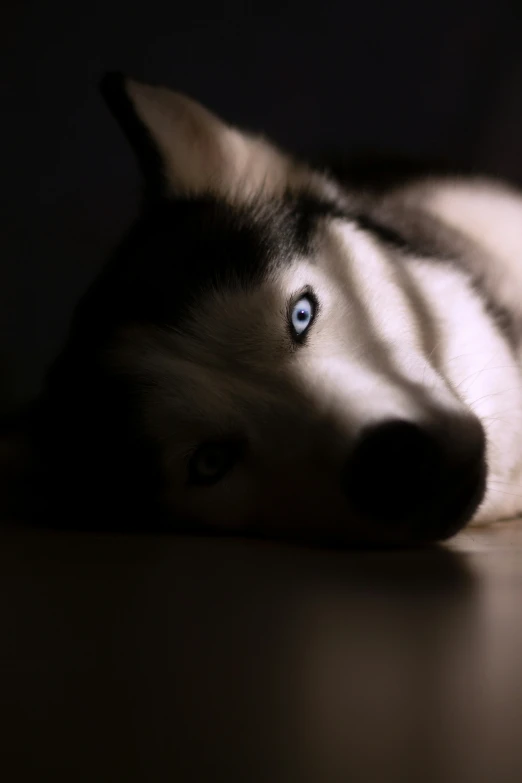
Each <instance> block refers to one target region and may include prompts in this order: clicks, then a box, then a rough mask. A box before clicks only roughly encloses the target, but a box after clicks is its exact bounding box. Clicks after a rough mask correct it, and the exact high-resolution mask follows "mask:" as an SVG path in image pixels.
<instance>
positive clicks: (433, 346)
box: [30, 74, 522, 545]
mask: <svg viewBox="0 0 522 783" xmlns="http://www.w3.org/2000/svg"><path fill="white" fill-rule="evenodd" d="M103 93H104V95H105V98H106V100H107V102H108V104H109V106H110V108H111V110H112V111H113V113H114V115H115V116H116V118H117V119H118V121H119V123H120V124H121V126H122V129H123V131H124V132H125V133H126V135H127V137H128V139H129V141H130V143H131V145H132V146H133V148H134V150H135V152H136V154H137V157H138V161H139V163H140V165H141V168H142V170H143V174H144V183H145V188H144V200H143V209H142V213H141V216H140V217H139V219H138V220H137V222H136V224H135V225H134V226H133V227H132V229H131V231H130V233H129V235H128V236H127V238H126V239H125V241H124V242H123V244H122V245H121V247H120V248H119V249H118V250H117V252H116V253H115V255H114V257H113V258H112V260H111V261H110V262H109V264H108V265H107V266H106V267H105V268H104V270H103V272H102V274H101V275H100V277H99V278H98V279H97V280H96V282H95V283H94V285H93V286H92V287H91V289H90V290H89V291H88V292H87V294H86V295H85V296H84V298H83V300H82V301H81V303H80V304H79V306H78V308H77V311H76V314H75V317H74V320H73V324H72V328H71V331H70V334H69V338H68V341H67V343H66V346H65V349H64V350H63V352H62V354H61V356H60V357H59V359H58V361H57V362H56V364H55V366H54V367H53V368H52V370H51V372H50V374H49V377H48V381H47V385H46V388H45V391H44V393H43V396H42V399H41V401H40V405H39V410H38V412H37V415H36V419H35V420H36V424H34V426H33V433H32V437H33V442H34V447H35V453H36V455H37V457H36V461H35V464H36V465H37V467H36V468H35V470H34V471H33V472H34V474H35V476H36V477H37V478H36V479H35V478H34V476H33V484H32V489H31V490H30V493H31V497H32V499H33V501H35V499H37V500H36V501H35V502H34V504H33V505H34V506H35V507H37V508H38V509H39V511H40V512H41V511H42V510H43V509H45V512H46V513H47V514H48V515H52V517H53V518H54V519H55V520H56V519H58V518H60V517H61V518H64V519H69V520H74V519H75V518H76V517H77V516H78V514H80V513H83V514H84V515H85V516H87V517H89V518H90V519H91V521H92V522H93V524H96V525H98V524H99V525H100V526H101V527H103V526H105V525H108V526H113V525H114V523H115V520H117V522H116V524H121V525H122V526H123V527H144V528H146V527H147V526H148V525H149V524H150V525H153V524H154V525H156V523H157V521H158V520H161V523H160V525H161V526H162V527H166V528H168V529H172V530H179V529H183V530H194V531H196V530H197V531H199V530H211V531H220V532H233V533H236V532H239V533H241V534H254V535H263V536H285V537H286V536H297V537H300V538H306V539H314V538H315V537H317V538H333V539H336V540H342V541H344V542H348V543H354V544H387V545H394V544H404V543H415V542H426V541H433V540H439V539H444V538H447V537H449V536H451V535H453V534H454V533H455V532H456V531H458V530H459V529H460V528H461V527H462V526H464V525H465V524H466V523H468V522H470V521H471V520H473V521H475V522H483V521H488V520H494V519H499V518H506V517H512V516H514V515H516V514H517V512H518V511H519V509H520V508H522V490H521V488H520V487H521V483H522V370H521V340H520V338H521V336H522V194H520V193H518V192H516V191H515V190H513V189H510V188H509V187H507V186H505V185H503V184H500V183H497V182H493V181H487V180H482V179H478V178H464V177H462V178H454V177H453V178H452V177H450V176H443V175H440V176H435V175H433V176H426V177H423V176H413V177H411V178H409V179H406V180H404V181H401V182H395V183H392V184H388V185H386V186H383V187H380V188H372V187H369V186H368V187H362V186H358V187H355V186H354V185H353V183H352V184H350V182H349V181H343V180H342V179H341V178H336V176H335V175H334V174H330V173H328V172H327V171H326V170H322V169H317V168H314V167H311V166H309V165H306V164H304V163H302V162H300V161H298V160H295V159H294V158H292V157H289V156H288V155H286V154H285V153H283V152H282V151H281V150H280V149H278V148H277V147H276V146H274V145H273V144H271V143H270V142H268V141H266V140H265V139H264V138H262V137H260V136H256V135H252V134H250V133H246V132H243V131H241V130H238V129H237V128H235V127H231V126H230V125H227V124H225V123H224V122H223V121H221V120H220V119H218V117H216V116H215V115H214V114H212V113H210V112H209V111H208V110H207V109H205V108H203V106H201V105H199V104H198V103H196V102H194V101H193V100H191V99H190V98H188V97H186V96H184V95H181V94H179V93H176V92H172V91H171V90H169V89H166V88H164V87H157V86H151V85H147V84H143V83H140V82H137V81H134V80H130V79H127V78H125V77H123V76H119V75H114V74H113V75H110V76H107V77H106V78H105V79H104V82H103Z"/></svg>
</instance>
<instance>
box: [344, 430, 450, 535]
mask: <svg viewBox="0 0 522 783" xmlns="http://www.w3.org/2000/svg"><path fill="white" fill-rule="evenodd" d="M442 462H443V457H442V452H441V450H440V448H439V446H438V443H437V441H436V440H435V438H433V437H432V435H431V434H430V433H429V432H427V431H425V430H423V429H422V428H421V427H420V426H418V425H416V424H413V423H412V422H408V421H388V422H384V423H382V424H379V425H377V426H374V427H371V428H369V429H368V430H366V431H365V432H364V433H363V434H362V435H361V437H360V438H359V441H358V442H357V444H356V446H355V449H354V451H353V453H352V455H351V457H350V458H349V460H348V463H347V465H346V468H345V471H344V475H343V485H344V491H345V493H346V495H347V497H348V499H349V501H350V503H351V504H352V505H353V506H354V508H355V509H356V510H357V511H359V512H360V513H362V514H363V515H364V516H366V517H371V518H373V519H379V520H386V521H400V520H401V519H402V518H403V517H407V516H409V515H411V514H412V513H413V512H414V511H415V510H417V509H418V508H419V507H420V505H421V503H422V502H423V500H424V499H425V498H426V497H427V495H430V494H431V493H432V491H433V489H434V488H435V487H436V486H437V484H438V483H439V480H440V473H441V463H442Z"/></svg>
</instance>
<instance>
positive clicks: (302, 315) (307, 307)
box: [290, 294, 316, 340]
mask: <svg viewBox="0 0 522 783" xmlns="http://www.w3.org/2000/svg"><path fill="white" fill-rule="evenodd" d="M315 309H316V307H315V301H314V299H313V298H312V297H311V296H310V295H309V294H306V295H305V296H302V297H301V298H300V299H298V300H297V302H296V303H295V304H294V306H293V307H292V312H291V318H290V321H291V326H292V333H293V336H294V339H296V340H302V339H303V337H304V336H305V334H306V332H307V331H308V329H309V328H310V326H311V324H312V321H313V320H314V315H315Z"/></svg>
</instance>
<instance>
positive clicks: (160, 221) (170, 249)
mask: <svg viewBox="0 0 522 783" xmlns="http://www.w3.org/2000/svg"><path fill="white" fill-rule="evenodd" d="M334 212H335V208H334V207H332V206H331V205H330V204H326V203H322V202H320V201H315V200H313V199H311V198H309V197H304V196H303V197H295V196H290V195H289V196H288V197H287V198H285V199H284V200H283V201H281V200H278V201H277V202H274V203H270V202H264V201H263V202H261V201H260V202H259V203H253V204H251V205H249V206H245V207H242V208H233V207H231V206H227V205H226V204H223V203H222V202H220V201H217V200H215V199H212V198H211V197H208V198H206V199H203V198H200V199H193V200H173V201H169V200H166V199H164V200H160V201H158V202H157V203H156V208H155V209H154V210H151V209H148V210H146V211H145V212H144V214H143V215H142V217H141V218H140V219H139V220H138V221H137V223H136V224H135V225H134V227H133V228H132V229H131V231H130V233H129V235H128V236H127V238H126V239H125V240H124V242H123V243H122V245H121V246H120V248H119V249H118V250H117V252H116V253H115V255H114V257H113V258H112V260H111V261H110V262H109V263H108V264H107V265H106V267H105V269H104V270H103V271H102V273H101V274H100V276H99V277H98V279H97V280H96V281H95V283H94V284H93V285H92V287H91V288H90V290H89V291H88V292H87V293H86V294H85V296H84V297H83V299H82V300H81V301H80V303H79V305H78V307H77V309H76V312H75V315H74V318H73V322H72V325H71V330H70V333H69V338H68V341H67V344H66V346H65V349H64V351H63V352H62V354H61V356H60V357H59V358H58V360H57V361H56V363H55V365H54V367H53V368H52V370H51V372H50V373H49V376H48V379H47V385H46V389H45V392H44V394H43V396H42V398H41V401H40V405H39V410H38V411H37V413H36V416H35V425H34V427H33V432H32V437H33V442H34V444H35V446H36V452H37V454H38V459H37V461H36V465H35V470H34V474H33V476H32V477H31V482H30V485H29V486H28V487H27V488H26V490H25V495H26V498H27V500H29V501H30V505H31V508H30V509H28V510H27V513H26V516H32V517H33V518H34V519H38V520H40V521H44V522H45V523H46V524H49V523H50V524H52V525H53V526H67V527H68V526H71V524H74V525H76V526H80V527H82V528H89V529H90V528H95V529H111V530H114V529H119V528H121V529H124V530H131V529H132V530H136V529H137V530H139V529H142V528H147V529H157V528H158V527H159V528H161V525H162V524H164V521H165V519H164V517H162V516H161V510H160V508H159V505H158V503H155V500H157V499H158V498H159V497H160V494H161V488H162V476H161V474H160V469H159V465H160V459H159V454H158V447H157V446H156V444H154V443H152V442H150V441H148V440H147V439H146V437H145V436H143V435H142V434H141V433H142V432H144V430H145V428H144V427H143V425H142V422H141V415H142V414H141V409H140V390H139V389H138V388H136V387H135V385H134V387H132V385H131V384H130V383H129V382H128V381H127V379H126V378H124V377H111V375H110V373H109V372H108V370H107V367H106V366H105V364H104V350H105V347H106V346H107V345H108V344H109V343H110V341H111V338H112V336H113V335H114V333H115V332H116V331H117V330H118V329H119V328H121V327H123V326H125V325H127V324H136V323H144V324H152V325H156V326H159V327H162V326H165V327H167V328H172V327H179V326H180V325H181V324H182V321H183V315H184V312H185V310H186V307H187V306H188V305H190V304H191V303H192V302H194V301H196V300H197V298H198V296H200V295H201V294H202V293H203V292H204V291H205V290H208V289H209V288H210V287H212V286H219V285H224V286H229V285H232V286H235V285H239V286H248V287H251V286H253V285H254V286H255V285H256V284H258V283H260V282H261V281H262V280H263V277H264V276H265V275H266V273H267V271H268V270H269V269H270V268H272V267H273V265H278V264H285V263H290V262H291V261H292V259H293V258H295V256H296V255H299V254H303V253H307V252H308V251H310V250H311V249H312V247H313V242H314V234H315V227H316V224H317V221H318V220H319V219H320V218H321V217H322V216H324V215H326V214H333V213H334ZM162 519H163V521H162Z"/></svg>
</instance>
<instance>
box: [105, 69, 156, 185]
mask: <svg viewBox="0 0 522 783" xmlns="http://www.w3.org/2000/svg"><path fill="white" fill-rule="evenodd" d="M125 81H126V77H125V76H124V75H123V74H121V73H117V72H111V73H106V74H105V75H104V76H103V78H102V79H101V81H100V85H99V88H100V92H101V94H102V97H103V99H104V100H105V103H106V104H107V106H108V108H109V110H110V111H111V113H112V115H113V116H114V118H115V119H116V121H117V122H118V124H119V126H120V128H121V130H122V131H123V134H124V136H125V137H126V138H127V141H128V142H129V144H130V146H131V147H132V149H133V151H134V153H135V155H136V158H137V161H138V164H139V166H140V169H141V172H142V174H143V178H144V187H145V195H146V197H147V198H148V199H149V200H150V199H151V200H155V199H156V198H157V197H158V196H161V195H162V194H163V193H164V191H165V179H164V174H163V162H162V159H161V155H160V153H159V151H158V149H157V147H156V145H155V144H154V141H153V139H152V137H151V135H150V134H149V132H148V131H147V128H146V127H145V125H144V124H143V123H142V122H141V120H140V119H139V117H138V115H137V114H136V111H135V109H134V106H133V104H132V101H131V99H130V98H129V95H128V93H127V90H126V88H125Z"/></svg>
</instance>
